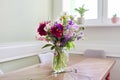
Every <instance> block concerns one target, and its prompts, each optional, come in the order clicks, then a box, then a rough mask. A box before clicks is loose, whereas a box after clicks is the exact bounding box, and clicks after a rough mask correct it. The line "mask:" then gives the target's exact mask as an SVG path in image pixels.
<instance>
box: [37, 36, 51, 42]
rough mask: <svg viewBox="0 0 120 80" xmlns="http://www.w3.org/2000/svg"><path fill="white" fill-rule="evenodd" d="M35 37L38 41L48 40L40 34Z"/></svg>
mask: <svg viewBox="0 0 120 80" xmlns="http://www.w3.org/2000/svg"><path fill="white" fill-rule="evenodd" d="M36 39H37V40H40V41H47V42H49V40H48V39H46V38H45V36H40V35H38V36H36Z"/></svg>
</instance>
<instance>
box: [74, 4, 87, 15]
mask: <svg viewBox="0 0 120 80" xmlns="http://www.w3.org/2000/svg"><path fill="white" fill-rule="evenodd" d="M75 11H77V12H78V13H79V14H80V16H81V17H83V16H84V14H85V12H86V11H88V9H85V8H84V5H82V7H79V8H75Z"/></svg>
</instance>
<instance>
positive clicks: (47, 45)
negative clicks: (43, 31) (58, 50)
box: [42, 44, 53, 48]
mask: <svg viewBox="0 0 120 80" xmlns="http://www.w3.org/2000/svg"><path fill="white" fill-rule="evenodd" d="M49 46H53V45H52V44H46V45H44V46H43V47H42V48H46V47H49Z"/></svg>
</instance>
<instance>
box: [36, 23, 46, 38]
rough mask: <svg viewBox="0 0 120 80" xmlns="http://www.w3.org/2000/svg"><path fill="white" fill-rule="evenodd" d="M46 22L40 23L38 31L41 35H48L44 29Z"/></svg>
mask: <svg viewBox="0 0 120 80" xmlns="http://www.w3.org/2000/svg"><path fill="white" fill-rule="evenodd" d="M45 26H46V24H45V23H40V25H39V27H38V30H37V32H38V33H39V34H40V35H41V36H45V35H47V32H46V31H45V30H44V28H45Z"/></svg>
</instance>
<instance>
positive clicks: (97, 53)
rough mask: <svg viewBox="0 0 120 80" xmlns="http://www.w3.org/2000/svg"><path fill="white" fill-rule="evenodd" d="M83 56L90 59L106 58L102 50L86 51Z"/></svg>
mask: <svg viewBox="0 0 120 80" xmlns="http://www.w3.org/2000/svg"><path fill="white" fill-rule="evenodd" d="M83 55H84V56H86V57H92V58H106V55H105V52H104V50H94V49H87V50H86V51H85V52H84V54H83Z"/></svg>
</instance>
